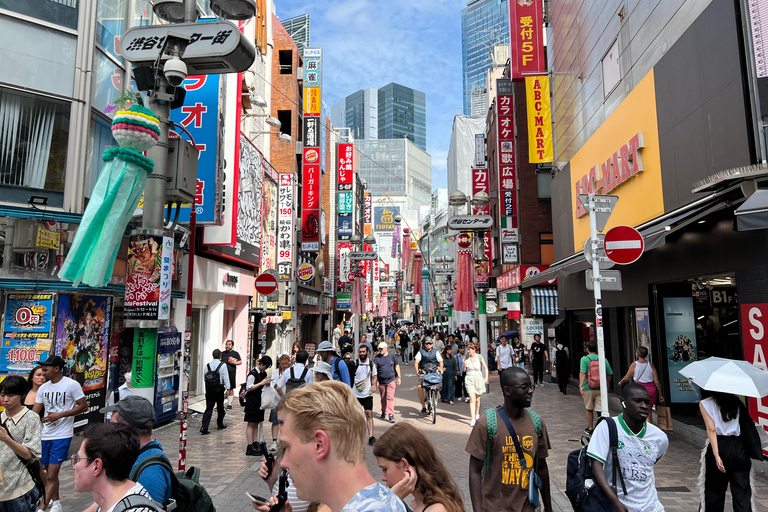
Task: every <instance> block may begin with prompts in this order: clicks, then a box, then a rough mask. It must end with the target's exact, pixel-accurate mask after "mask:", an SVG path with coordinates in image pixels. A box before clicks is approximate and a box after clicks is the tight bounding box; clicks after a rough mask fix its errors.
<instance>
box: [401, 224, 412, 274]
mask: <svg viewBox="0 0 768 512" xmlns="http://www.w3.org/2000/svg"><path fill="white" fill-rule="evenodd" d="M410 264H411V230H410V229H408V228H403V261H402V264H401V265H400V268H402V269H403V270H408V265H410ZM409 279H410V277H409ZM409 282H410V281H409Z"/></svg>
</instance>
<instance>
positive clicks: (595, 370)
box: [579, 341, 613, 436]
mask: <svg viewBox="0 0 768 512" xmlns="http://www.w3.org/2000/svg"><path fill="white" fill-rule="evenodd" d="M587 351H588V352H589V353H588V354H587V355H586V356H584V357H582V358H581V361H580V364H579V392H580V393H581V396H582V398H584V407H585V408H586V409H587V428H586V429H584V434H585V435H588V436H591V435H592V429H593V427H592V426H593V425H594V422H595V414H594V413H595V411H597V412H598V413H600V412H602V410H603V402H602V400H601V398H600V362H599V360H598V355H597V343H596V342H594V341H590V342H589V343H587ZM605 374H606V376H607V378H606V386H608V388H609V389H610V387H611V376H612V375H613V370H611V364H610V363H609V362H608V360H607V359H606V360H605Z"/></svg>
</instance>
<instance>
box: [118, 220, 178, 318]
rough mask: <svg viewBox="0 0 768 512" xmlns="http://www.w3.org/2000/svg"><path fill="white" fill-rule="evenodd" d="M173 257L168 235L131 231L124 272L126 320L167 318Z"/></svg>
mask: <svg viewBox="0 0 768 512" xmlns="http://www.w3.org/2000/svg"><path fill="white" fill-rule="evenodd" d="M168 241H170V247H168V243H167V242H168ZM169 251H170V252H169ZM172 257H173V240H172V239H171V238H170V237H168V239H166V240H164V239H163V237H162V236H153V235H131V239H130V242H129V246H128V263H127V266H126V276H125V319H126V320H157V319H158V318H162V319H167V318H168V314H169V313H170V301H169V299H170V284H171V282H170V274H171V270H170V266H171V258H172ZM164 269H165V270H164Z"/></svg>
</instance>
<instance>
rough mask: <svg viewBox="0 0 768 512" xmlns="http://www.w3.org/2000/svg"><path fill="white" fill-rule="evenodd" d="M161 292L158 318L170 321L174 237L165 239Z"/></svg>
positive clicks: (161, 258) (162, 257) (162, 253)
mask: <svg viewBox="0 0 768 512" xmlns="http://www.w3.org/2000/svg"><path fill="white" fill-rule="evenodd" d="M160 260H161V264H160V290H159V293H160V295H159V303H158V305H157V318H158V319H160V320H168V319H169V318H170V317H171V281H172V280H173V237H170V236H165V237H163V250H162V251H161V253H160Z"/></svg>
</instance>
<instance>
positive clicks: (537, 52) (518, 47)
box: [507, 0, 547, 80]
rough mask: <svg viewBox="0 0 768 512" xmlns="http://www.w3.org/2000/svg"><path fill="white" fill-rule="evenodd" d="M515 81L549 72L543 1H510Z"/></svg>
mask: <svg viewBox="0 0 768 512" xmlns="http://www.w3.org/2000/svg"><path fill="white" fill-rule="evenodd" d="M507 3H508V4H509V26H510V28H511V31H512V33H511V34H510V38H509V42H510V55H511V56H512V59H511V62H510V65H511V75H512V80H522V79H523V77H524V76H525V75H542V74H545V73H546V72H547V69H546V62H545V60H544V10H543V9H542V6H541V3H542V2H541V0H509V2H507Z"/></svg>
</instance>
